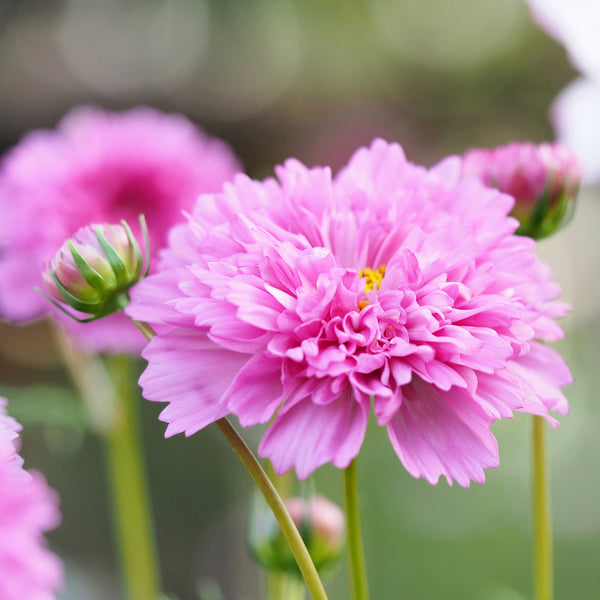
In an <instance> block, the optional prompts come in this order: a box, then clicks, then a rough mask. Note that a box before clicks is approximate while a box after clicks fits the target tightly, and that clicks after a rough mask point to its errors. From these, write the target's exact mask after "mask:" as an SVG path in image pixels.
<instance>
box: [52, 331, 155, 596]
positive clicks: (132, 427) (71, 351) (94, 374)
mask: <svg viewBox="0 0 600 600" xmlns="http://www.w3.org/2000/svg"><path fill="white" fill-rule="evenodd" d="M55 339H56V343H57V347H58V349H59V350H60V352H61V354H62V357H63V360H64V363H65V365H66V367H67V369H68V371H69V373H70V375H71V379H72V380H73V383H74V385H75V387H76V388H77V390H78V391H79V393H80V394H81V396H82V398H83V400H84V402H85V404H86V408H87V410H88V413H89V416H90V418H91V421H92V424H93V426H94V430H95V431H96V433H97V434H98V435H99V436H100V437H101V439H102V440H103V442H104V445H105V451H106V461H107V472H108V478H109V480H110V484H111V492H112V496H111V501H112V505H113V514H114V518H115V535H116V537H117V540H118V547H119V554H120V562H121V569H122V573H123V578H124V581H125V587H126V590H127V598H128V600H154V599H155V598H157V597H158V594H159V581H158V579H159V578H158V573H159V569H158V562H157V559H156V550H155V543H154V535H153V526H152V520H151V516H150V508H149V501H148V497H147V493H146V480H145V471H144V468H143V460H142V457H141V450H140V438H139V433H138V428H137V414H136V408H137V406H136V401H137V394H136V393H135V391H136V390H135V389H134V387H133V386H132V384H131V377H130V372H129V362H128V358H127V357H118V358H113V359H109V361H108V362H107V366H108V367H109V370H110V373H109V372H107V369H106V367H105V365H104V364H103V362H102V361H101V360H99V359H98V357H96V356H92V355H89V354H86V353H84V352H81V351H80V350H78V349H77V348H75V347H74V346H73V344H72V342H71V341H70V339H69V338H68V337H67V336H66V335H65V334H64V333H63V332H62V330H60V329H57V330H56V335H55Z"/></svg>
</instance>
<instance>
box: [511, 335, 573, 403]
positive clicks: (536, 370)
mask: <svg viewBox="0 0 600 600" xmlns="http://www.w3.org/2000/svg"><path fill="white" fill-rule="evenodd" d="M507 368H508V369H509V370H510V371H511V372H512V373H514V374H515V375H516V376H517V377H519V379H520V380H521V381H522V382H523V384H524V385H526V386H528V387H529V388H530V389H531V390H532V391H533V393H534V394H535V395H536V396H537V397H538V398H539V399H540V400H541V401H542V403H543V404H544V406H545V407H546V408H547V409H548V410H553V411H555V412H557V413H558V414H560V415H566V414H567V413H568V412H569V403H568V401H567V399H566V398H565V396H564V394H563V393H562V392H561V390H560V388H561V387H562V386H565V385H569V384H570V383H572V381H573V377H572V375H571V372H570V371H569V367H567V365H566V364H565V361H564V360H563V359H562V357H561V356H560V354H558V352H556V350H554V349H553V348H550V347H549V346H546V345H544V344H540V343H539V342H532V344H531V349H530V351H529V352H528V353H527V354H525V355H523V356H519V357H517V358H515V359H514V360H512V361H510V363H509V364H508V366H507Z"/></svg>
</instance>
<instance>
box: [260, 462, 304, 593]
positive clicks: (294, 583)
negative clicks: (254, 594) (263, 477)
mask: <svg viewBox="0 0 600 600" xmlns="http://www.w3.org/2000/svg"><path fill="white" fill-rule="evenodd" d="M265 472H266V474H267V477H268V478H269V479H270V480H271V482H272V483H273V486H274V487H275V489H276V490H277V493H278V494H279V495H280V496H281V499H282V500H284V501H285V500H286V499H287V498H289V497H290V496H291V495H292V494H293V486H294V484H293V481H292V473H291V471H288V472H287V473H285V474H284V475H277V473H275V469H273V465H272V464H271V463H267V464H266V465H265ZM266 584H267V585H266V589H267V600H296V598H300V600H301V599H302V598H304V587H305V586H304V582H303V581H302V580H301V579H299V578H298V576H297V575H296V574H292V573H286V572H282V571H278V570H275V569H269V570H267V572H266Z"/></svg>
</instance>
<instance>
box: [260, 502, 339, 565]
mask: <svg viewBox="0 0 600 600" xmlns="http://www.w3.org/2000/svg"><path fill="white" fill-rule="evenodd" d="M285 505H286V507H287V509H288V512H289V513H290V516H291V517H292V520H293V521H294V523H295V524H296V527H298V531H299V532H300V535H301V537H302V539H303V540H304V543H305V544H306V548H307V550H308V552H309V554H310V557H311V558H312V561H313V563H314V565H315V567H316V569H317V570H318V571H319V573H320V574H321V575H323V574H325V575H326V574H327V572H328V571H331V570H332V569H333V568H334V567H335V565H336V564H337V559H338V558H339V557H340V555H341V553H342V550H343V548H344V544H345V540H346V533H345V523H344V515H343V513H342V511H341V509H340V508H339V506H337V504H334V503H333V502H331V501H329V500H327V499H326V498H324V497H323V496H313V497H311V498H310V499H308V500H305V499H304V498H297V497H292V498H288V499H286V500H285ZM248 543H249V547H250V550H251V552H252V554H253V556H254V558H255V559H256V561H257V562H258V563H259V564H260V565H262V566H263V567H265V568H266V569H269V570H275V571H285V572H288V573H293V574H296V575H298V576H301V574H300V570H299V568H298V565H297V563H296V560H295V558H294V555H293V554H292V551H291V550H290V548H289V546H288V543H287V541H286V539H285V537H284V535H283V533H282V532H281V529H280V528H279V524H278V523H277V520H276V519H275V517H274V516H273V513H272V512H271V511H270V509H269V508H268V506H267V505H266V503H265V502H264V500H262V498H259V499H258V498H257V500H256V501H255V503H254V506H253V509H252V511H251V515H250V523H249V528H248Z"/></svg>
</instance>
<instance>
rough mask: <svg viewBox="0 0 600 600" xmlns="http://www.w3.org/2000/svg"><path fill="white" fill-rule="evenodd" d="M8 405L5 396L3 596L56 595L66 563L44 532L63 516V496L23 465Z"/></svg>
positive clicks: (0, 429)
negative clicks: (51, 547) (50, 546)
mask: <svg viewBox="0 0 600 600" xmlns="http://www.w3.org/2000/svg"><path fill="white" fill-rule="evenodd" d="M5 406H6V400H4V399H3V398H0V598H2V600H52V599H53V598H55V597H56V592H57V590H58V588H59V587H60V586H61V585H62V580H63V567H62V564H61V562H60V560H59V559H58V557H57V556H55V555H54V554H53V553H51V552H50V551H49V550H48V549H47V547H46V543H45V540H44V538H43V534H44V532H46V531H48V530H50V529H53V528H54V527H56V526H57V525H58V523H59V521H60V515H59V512H58V508H57V506H58V497H57V495H56V494H55V492H54V491H53V490H51V489H50V488H49V487H48V485H47V484H46V480H45V479H44V477H43V475H42V474H41V473H38V472H35V471H31V472H27V471H24V470H23V469H22V468H21V465H22V462H23V461H22V460H21V458H20V457H19V455H18V454H17V448H16V446H15V444H16V443H18V433H17V432H18V431H19V430H20V426H19V425H18V423H17V422H16V421H14V420H13V419H11V418H10V417H8V415H6V412H5Z"/></svg>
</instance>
